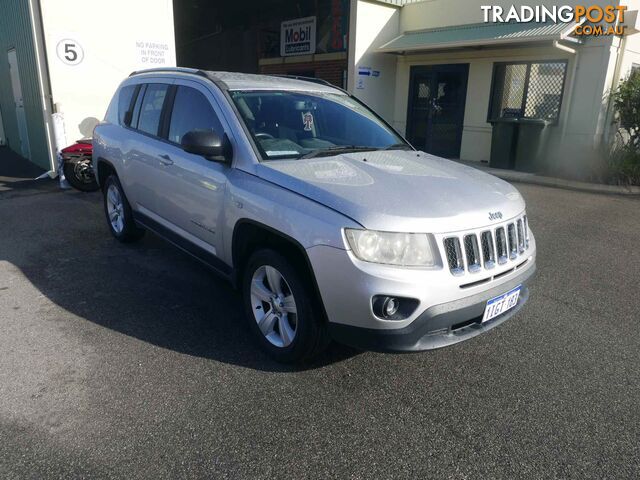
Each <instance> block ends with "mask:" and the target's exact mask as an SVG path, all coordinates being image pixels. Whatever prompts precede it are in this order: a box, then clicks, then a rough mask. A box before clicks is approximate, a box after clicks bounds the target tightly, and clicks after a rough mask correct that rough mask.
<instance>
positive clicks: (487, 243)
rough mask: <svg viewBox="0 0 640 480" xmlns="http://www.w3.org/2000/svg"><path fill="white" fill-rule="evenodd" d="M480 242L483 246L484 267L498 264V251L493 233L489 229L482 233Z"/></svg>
mask: <svg viewBox="0 0 640 480" xmlns="http://www.w3.org/2000/svg"><path fill="white" fill-rule="evenodd" d="M480 244H481V246H482V263H483V264H484V268H486V269H490V268H493V267H495V266H496V251H495V247H494V244H493V235H491V232H490V231H489V230H487V231H485V232H482V233H481V234H480Z"/></svg>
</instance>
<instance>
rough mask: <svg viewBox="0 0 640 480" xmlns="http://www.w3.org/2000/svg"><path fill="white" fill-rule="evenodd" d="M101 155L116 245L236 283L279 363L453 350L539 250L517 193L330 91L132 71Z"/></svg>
mask: <svg viewBox="0 0 640 480" xmlns="http://www.w3.org/2000/svg"><path fill="white" fill-rule="evenodd" d="M93 159H94V160H93V161H94V168H95V171H96V174H97V178H98V181H99V183H100V185H101V188H102V191H103V194H104V211H105V214H106V217H107V222H108V226H109V229H110V230H111V233H112V234H113V235H114V236H115V237H116V238H117V239H118V240H120V241H122V242H131V241H135V240H137V239H139V238H140V237H141V236H142V235H143V234H144V232H145V230H150V231H152V232H154V233H156V234H158V235H160V236H162V237H164V238H165V239H167V240H168V241H170V242H171V243H173V244H175V245H176V246H178V247H179V248H181V249H183V250H184V251H185V252H188V253H189V254H191V255H192V256H194V257H195V258H197V259H199V260H200V261H202V262H204V263H206V264H207V265H209V266H210V267H212V268H213V269H214V270H215V271H217V272H218V273H219V274H221V275H223V276H224V277H226V278H227V279H229V281H231V282H232V283H233V284H234V285H235V286H237V287H238V288H240V289H241V290H242V295H243V301H244V309H245V311H246V318H247V321H248V326H249V329H250V330H251V332H252V334H253V336H254V337H255V339H256V340H257V342H258V344H259V345H261V346H262V347H263V348H264V349H265V350H266V351H267V352H268V353H270V354H271V355H272V356H273V357H275V358H276V359H277V360H280V361H289V362H292V361H303V360H308V359H310V358H312V357H313V356H314V355H316V354H317V353H318V352H320V351H321V350H322V349H323V348H324V347H325V346H326V345H327V343H328V342H329V341H330V340H331V339H335V340H336V341H339V342H343V343H346V344H349V345H352V346H355V347H360V348H364V349H372V350H378V351H405V352H410V351H420V350H427V349H432V348H438V347H443V346H446V345H451V344H454V343H456V342H460V341H462V340H466V339H468V338H471V337H473V336H475V335H478V334H480V333H482V332H485V331H487V330H489V329H491V328H493V327H495V326H496V325H498V324H500V323H501V322H503V321H505V320H506V319H508V318H510V317H511V316H513V315H514V314H515V313H516V312H517V311H518V310H519V309H520V308H521V307H522V305H523V304H524V303H525V302H526V300H527V298H528V289H527V282H528V280H529V279H530V278H531V276H532V275H533V273H534V270H535V255H536V244H535V240H534V237H533V234H532V233H531V230H530V229H529V225H528V222H527V215H526V212H525V202H524V200H523V198H522V196H521V195H520V194H519V193H518V191H517V190H516V189H515V188H514V187H512V186H511V185H509V184H508V183H505V182H504V181H502V180H499V179H497V178H495V177H493V176H491V175H488V174H486V173H483V172H480V171H479V170H476V169H473V168H469V167H465V166H463V165H460V164H458V163H455V162H451V161H448V160H444V159H442V158H437V157H434V156H432V155H429V154H427V153H424V152H420V151H416V150H415V149H414V148H413V147H412V146H411V145H409V144H408V143H407V142H406V141H405V140H404V139H403V138H402V137H401V136H400V135H398V133H396V132H395V131H394V130H393V129H392V128H391V127H390V126H389V125H387V124H386V123H385V122H384V121H383V120H382V119H381V118H380V117H378V116H377V115H376V114H375V113H373V112H372V111H371V110H370V109H369V108H367V107H366V106H365V105H363V104H362V103H361V102H360V101H358V100H357V99H355V98H354V97H352V96H351V95H349V94H348V93H346V92H345V91H343V90H341V89H338V88H336V87H333V86H331V85H329V84H326V83H323V82H321V81H317V80H312V79H302V78H292V77H275V76H264V75H248V74H239V73H227V72H205V71H199V70H192V69H182V68H176V69H161V70H160V69H158V70H146V71H141V72H135V73H133V74H132V75H131V76H130V77H129V78H127V79H126V80H125V81H124V82H122V84H121V85H120V87H119V88H118V90H117V91H116V93H115V96H114V97H113V100H112V102H111V104H110V106H109V108H108V111H107V114H106V118H105V120H104V121H103V122H102V123H101V124H99V125H98V126H97V127H96V129H95V132H94V155H93Z"/></svg>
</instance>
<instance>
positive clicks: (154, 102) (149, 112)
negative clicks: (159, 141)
mask: <svg viewBox="0 0 640 480" xmlns="http://www.w3.org/2000/svg"><path fill="white" fill-rule="evenodd" d="M168 89H169V85H167V84H163V83H150V84H148V85H147V89H146V91H145V93H144V98H143V99H142V104H141V107H140V118H139V120H138V130H140V131H141V132H145V133H148V134H151V135H156V136H157V135H158V131H159V128H160V118H161V116H162V107H163V105H164V100H165V98H166V96H167V91H168Z"/></svg>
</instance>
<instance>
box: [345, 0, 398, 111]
mask: <svg viewBox="0 0 640 480" xmlns="http://www.w3.org/2000/svg"><path fill="white" fill-rule="evenodd" d="M352 5H353V6H352V11H351V15H352V17H351V25H352V28H351V32H354V31H355V35H352V41H351V42H350V50H349V72H348V79H349V84H348V86H347V89H348V90H349V91H350V92H351V93H353V94H354V95H355V96H356V97H357V98H359V99H360V100H362V101H363V102H365V103H366V104H368V105H370V106H371V107H372V108H373V109H374V110H375V111H376V112H377V113H378V114H380V115H381V116H382V117H383V118H385V119H387V120H390V119H391V118H393V110H394V94H395V81H396V78H395V77H396V71H395V70H396V58H395V56H393V55H386V54H382V53H376V52H375V50H376V49H377V48H378V47H380V46H382V45H383V44H384V43H386V42H389V41H390V40H392V39H393V38H395V37H397V36H398V35H399V26H400V9H399V8H398V7H394V6H390V5H384V4H381V3H376V2H369V1H364V0H357V1H356V2H353V4H352ZM354 27H355V28H354ZM360 69H367V71H369V72H371V73H373V72H378V73H379V75H378V76H372V75H369V76H366V75H359V74H358V72H359V70H360Z"/></svg>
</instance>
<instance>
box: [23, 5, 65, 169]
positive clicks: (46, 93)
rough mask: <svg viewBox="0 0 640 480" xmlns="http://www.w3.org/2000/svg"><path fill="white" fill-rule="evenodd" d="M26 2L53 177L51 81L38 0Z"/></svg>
mask: <svg viewBox="0 0 640 480" xmlns="http://www.w3.org/2000/svg"><path fill="white" fill-rule="evenodd" d="M28 3H29V16H30V20H31V33H32V37H33V48H34V50H35V53H36V63H37V71H38V86H39V90H40V101H41V104H42V116H43V121H44V128H45V135H46V141H47V150H48V152H49V165H50V167H51V169H50V170H49V172H47V173H48V175H49V176H50V177H52V178H53V177H55V176H56V170H57V163H58V162H57V154H56V146H55V145H54V142H53V125H52V119H51V114H52V113H53V108H52V105H53V104H52V101H51V83H50V81H49V70H48V63H47V58H46V50H45V43H44V34H43V26H42V15H41V10H40V0H28Z"/></svg>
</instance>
